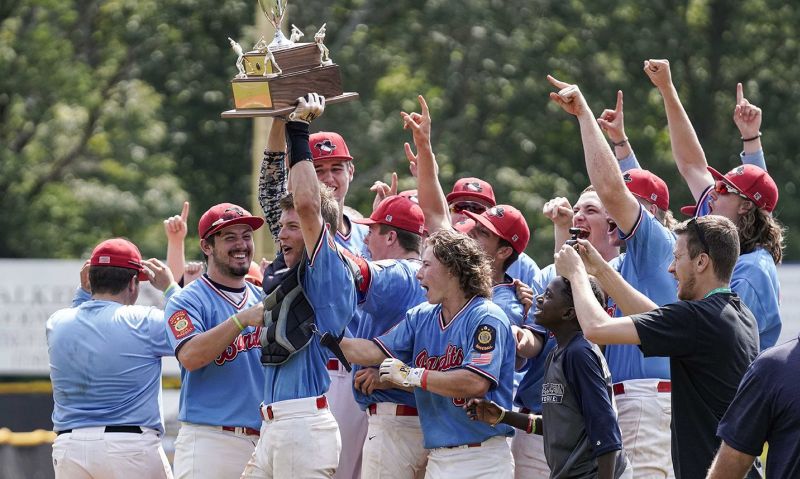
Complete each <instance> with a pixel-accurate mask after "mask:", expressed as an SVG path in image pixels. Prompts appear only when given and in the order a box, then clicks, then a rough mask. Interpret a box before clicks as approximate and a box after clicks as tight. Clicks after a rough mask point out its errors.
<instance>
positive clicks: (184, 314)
mask: <svg viewBox="0 0 800 479" xmlns="http://www.w3.org/2000/svg"><path fill="white" fill-rule="evenodd" d="M193 299H195V298H194V297H193V296H190V295H188V294H186V292H185V291H181V294H175V295H173V296H172V297H170V299H169V301H167V306H166V308H165V309H164V320H165V323H166V324H165V328H166V336H167V341H168V342H169V344H170V346H171V347H172V349H173V351H175V352H177V351H178V349H179V347H180V345H181V344H183V343H184V342H186V341H187V340H189V338H192V337H194V336H196V335H198V334H200V333H202V332H204V331H205V330H206V325H205V323H204V322H203V321H202V319H201V318H202V317H203V311H202V309H201V308H202V306H203V302H202V301H193Z"/></svg>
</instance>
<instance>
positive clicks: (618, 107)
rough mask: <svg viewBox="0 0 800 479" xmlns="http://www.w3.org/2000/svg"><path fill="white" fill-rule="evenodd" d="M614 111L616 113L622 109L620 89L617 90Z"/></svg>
mask: <svg viewBox="0 0 800 479" xmlns="http://www.w3.org/2000/svg"><path fill="white" fill-rule="evenodd" d="M614 111H616V112H617V113H619V112H621V111H622V90H617V106H616V108H614Z"/></svg>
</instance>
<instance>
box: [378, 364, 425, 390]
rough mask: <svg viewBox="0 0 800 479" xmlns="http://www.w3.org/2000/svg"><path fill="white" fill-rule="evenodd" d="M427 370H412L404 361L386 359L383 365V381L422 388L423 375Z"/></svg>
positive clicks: (381, 369)
mask: <svg viewBox="0 0 800 479" xmlns="http://www.w3.org/2000/svg"><path fill="white" fill-rule="evenodd" d="M424 372H425V368H410V367H408V365H406V364H405V363H404V362H403V361H400V360H399V359H394V358H387V359H384V360H383V362H382V363H381V368H380V377H381V381H389V382H392V383H394V384H400V385H402V386H405V387H409V386H414V387H421V383H422V373H424Z"/></svg>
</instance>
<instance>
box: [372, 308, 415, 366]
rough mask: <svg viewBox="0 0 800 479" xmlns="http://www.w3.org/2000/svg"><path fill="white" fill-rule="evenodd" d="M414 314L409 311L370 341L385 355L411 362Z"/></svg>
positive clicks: (407, 362)
mask: <svg viewBox="0 0 800 479" xmlns="http://www.w3.org/2000/svg"><path fill="white" fill-rule="evenodd" d="M415 317H416V314H415V312H414V311H413V310H412V311H409V312H408V313H407V314H406V319H404V320H402V321H400V322H399V323H397V325H396V326H395V327H394V328H392V329H391V330H390V331H389V332H388V333H386V334H384V335H382V336H378V337H377V338H374V339H373V340H372V341H373V342H374V343H375V344H376V345H377V346H378V347H379V348H380V349H381V351H383V354H385V355H386V356H387V357H390V358H397V359H399V360H401V361H403V362H404V363H406V364H410V363H411V358H412V357H413V356H414V324H415V323H416V321H415Z"/></svg>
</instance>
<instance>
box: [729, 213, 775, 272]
mask: <svg viewBox="0 0 800 479" xmlns="http://www.w3.org/2000/svg"><path fill="white" fill-rule="evenodd" d="M738 223H739V224H738V225H737V226H738V228H739V244H740V246H741V251H742V254H745V253H750V252H752V251H753V250H754V249H756V248H757V247H759V246H761V247H762V248H764V249H765V250H767V251H769V254H771V255H772V260H773V261H775V264H780V262H781V261H782V260H783V248H784V247H785V246H786V245H785V243H784V239H783V233H784V231H785V229H784V227H783V225H781V224H780V222H779V221H778V220H777V219H775V218H774V217H773V216H772V214H771V213H768V212H766V211H764V210H762V209H761V208H757V207H755V206H753V207H752V208H750V211H748V212H747V213H745V214H744V215H741V216H740V217H739V222H738Z"/></svg>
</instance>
